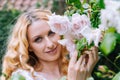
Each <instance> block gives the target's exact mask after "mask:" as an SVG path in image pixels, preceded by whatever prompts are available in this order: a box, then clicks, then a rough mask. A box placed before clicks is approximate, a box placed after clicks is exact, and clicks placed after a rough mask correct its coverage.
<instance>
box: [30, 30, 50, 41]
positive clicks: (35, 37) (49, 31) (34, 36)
mask: <svg viewBox="0 0 120 80" xmlns="http://www.w3.org/2000/svg"><path fill="white" fill-rule="evenodd" d="M51 32H52V31H51V30H49V31H48V33H47V35H49V34H50V33H51ZM37 37H42V35H36V36H33V37H32V40H34V39H35V38H37Z"/></svg>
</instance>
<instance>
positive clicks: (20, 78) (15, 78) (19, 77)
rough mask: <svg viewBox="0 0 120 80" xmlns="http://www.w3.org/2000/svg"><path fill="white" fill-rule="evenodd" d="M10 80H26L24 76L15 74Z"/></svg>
mask: <svg viewBox="0 0 120 80" xmlns="http://www.w3.org/2000/svg"><path fill="white" fill-rule="evenodd" d="M10 80H26V79H25V77H24V76H22V75H20V74H14V75H13V76H12V77H11V78H10Z"/></svg>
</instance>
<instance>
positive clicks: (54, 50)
mask: <svg viewBox="0 0 120 80" xmlns="http://www.w3.org/2000/svg"><path fill="white" fill-rule="evenodd" d="M56 50H57V47H55V48H54V49H52V50H50V51H47V52H46V53H56Z"/></svg>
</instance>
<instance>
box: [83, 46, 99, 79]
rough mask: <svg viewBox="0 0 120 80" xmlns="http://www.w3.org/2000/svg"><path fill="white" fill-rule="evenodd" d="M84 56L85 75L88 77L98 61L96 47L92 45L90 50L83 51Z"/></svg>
mask: <svg viewBox="0 0 120 80" xmlns="http://www.w3.org/2000/svg"><path fill="white" fill-rule="evenodd" d="M83 53H84V55H85V54H86V56H85V67H86V69H87V76H88V77H90V76H91V73H92V71H93V68H94V66H95V65H96V63H97V62H98V48H97V47H92V48H91V49H90V50H86V51H84V52H83Z"/></svg>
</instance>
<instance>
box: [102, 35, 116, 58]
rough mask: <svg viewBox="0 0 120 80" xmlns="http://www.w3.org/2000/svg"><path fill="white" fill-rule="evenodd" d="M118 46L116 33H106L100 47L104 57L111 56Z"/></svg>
mask: <svg viewBox="0 0 120 80" xmlns="http://www.w3.org/2000/svg"><path fill="white" fill-rule="evenodd" d="M115 46H116V37H115V34H114V33H106V34H105V36H104V38H103V41H102V43H101V45H100V49H101V51H102V52H103V54H104V55H106V56H107V55H109V54H110V53H111V52H112V51H113V50H114V49H115Z"/></svg>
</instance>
